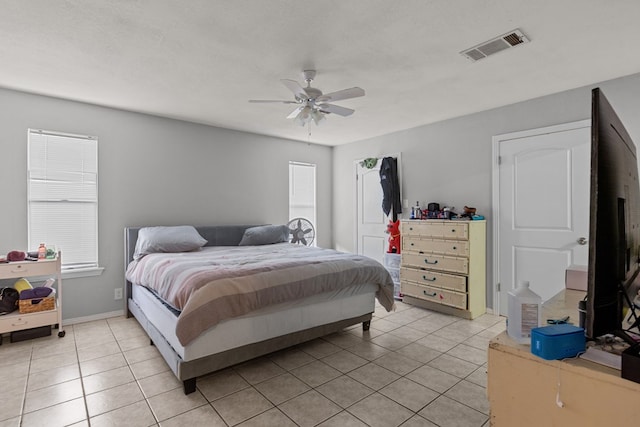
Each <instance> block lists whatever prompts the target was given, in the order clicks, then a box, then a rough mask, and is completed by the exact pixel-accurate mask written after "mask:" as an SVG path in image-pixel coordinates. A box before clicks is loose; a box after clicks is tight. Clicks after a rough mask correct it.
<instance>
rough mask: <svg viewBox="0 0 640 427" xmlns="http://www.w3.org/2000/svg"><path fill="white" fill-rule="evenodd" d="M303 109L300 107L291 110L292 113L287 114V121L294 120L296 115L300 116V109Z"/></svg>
mask: <svg viewBox="0 0 640 427" xmlns="http://www.w3.org/2000/svg"><path fill="white" fill-rule="evenodd" d="M303 108H304V106H303V105H301V106H299V107H298V108H296V109H295V110H293V111H292V112H291V114H289V115H288V116H287V119H293V118H295V117H296V116H297V115H298V114H300V111H302V109H303Z"/></svg>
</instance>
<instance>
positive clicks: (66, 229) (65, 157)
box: [27, 129, 98, 271]
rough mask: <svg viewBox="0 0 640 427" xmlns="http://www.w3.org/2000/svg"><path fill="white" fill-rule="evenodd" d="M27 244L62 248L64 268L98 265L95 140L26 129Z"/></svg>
mask: <svg viewBox="0 0 640 427" xmlns="http://www.w3.org/2000/svg"><path fill="white" fill-rule="evenodd" d="M27 170H28V178H27V179H28V204H29V206H28V211H29V213H28V232H29V249H30V250H34V249H35V248H37V247H38V246H39V244H40V243H45V244H46V245H47V247H53V246H55V249H56V250H58V251H62V267H63V269H65V270H67V271H68V270H72V269H84V268H94V267H97V266H98V180H97V178H98V141H97V139H96V138H95V137H91V136H80V135H70V134H63V133H58V132H48V131H41V130H33V129H29V136H28V166H27Z"/></svg>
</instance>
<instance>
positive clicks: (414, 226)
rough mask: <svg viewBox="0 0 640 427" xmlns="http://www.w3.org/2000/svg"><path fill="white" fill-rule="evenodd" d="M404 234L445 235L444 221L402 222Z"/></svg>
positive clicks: (440, 236)
mask: <svg viewBox="0 0 640 427" xmlns="http://www.w3.org/2000/svg"><path fill="white" fill-rule="evenodd" d="M401 227H402V229H401V233H402V236H403V237H404V236H409V235H412V236H424V237H438V238H442V237H444V234H443V229H442V223H439V222H429V221H407V222H402V223H401Z"/></svg>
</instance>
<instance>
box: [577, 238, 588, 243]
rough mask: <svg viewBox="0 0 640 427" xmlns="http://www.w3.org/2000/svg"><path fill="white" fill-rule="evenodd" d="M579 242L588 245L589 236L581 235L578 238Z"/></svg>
mask: <svg viewBox="0 0 640 427" xmlns="http://www.w3.org/2000/svg"><path fill="white" fill-rule="evenodd" d="M578 244H579V245H586V244H587V238H586V237H580V238H579V239H578Z"/></svg>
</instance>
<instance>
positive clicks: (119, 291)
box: [113, 288, 122, 299]
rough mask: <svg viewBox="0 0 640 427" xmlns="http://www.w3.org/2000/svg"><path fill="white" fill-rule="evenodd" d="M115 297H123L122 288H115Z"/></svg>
mask: <svg viewBox="0 0 640 427" xmlns="http://www.w3.org/2000/svg"><path fill="white" fill-rule="evenodd" d="M113 299H122V288H115V289H114V290H113Z"/></svg>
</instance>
